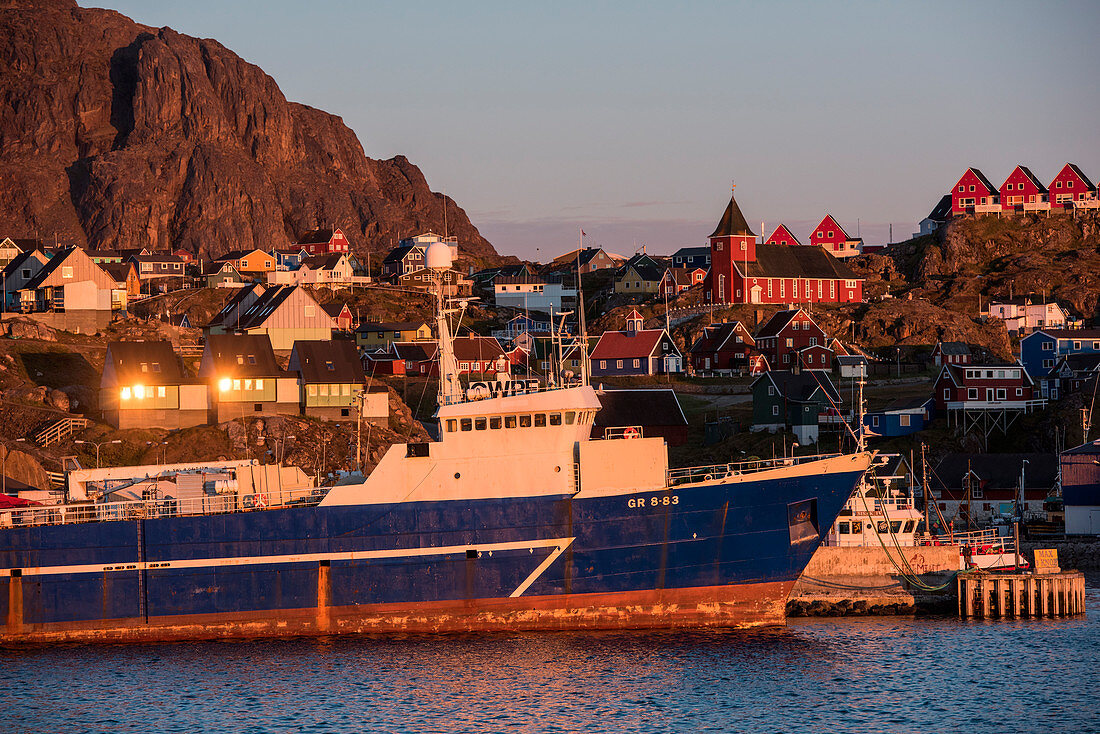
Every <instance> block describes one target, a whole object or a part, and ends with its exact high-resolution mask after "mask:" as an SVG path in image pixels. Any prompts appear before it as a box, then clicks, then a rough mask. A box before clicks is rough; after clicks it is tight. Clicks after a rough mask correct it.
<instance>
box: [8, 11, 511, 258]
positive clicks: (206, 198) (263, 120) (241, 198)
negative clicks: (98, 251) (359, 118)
mask: <svg viewBox="0 0 1100 734" xmlns="http://www.w3.org/2000/svg"><path fill="white" fill-rule="evenodd" d="M0 69H3V70H4V71H3V73H2V74H0V235H8V236H13V237H31V236H35V235H36V234H37V236H39V237H40V238H42V239H43V240H47V241H51V242H52V240H53V238H54V233H55V232H56V233H57V236H58V238H59V239H60V240H62V241H72V242H76V243H78V244H87V245H90V246H92V247H104V248H123V247H139V246H151V247H153V248H156V249H167V248H177V247H182V248H184V249H186V250H189V251H192V252H195V253H199V254H202V255H218V254H221V253H223V252H226V251H228V250H232V249H240V248H251V247H263V248H268V247H272V246H285V245H287V244H289V243H291V242H293V241H294V240H295V239H296V238H297V237H298V236H299V235H301V234H302V233H304V232H305V231H307V230H310V229H312V228H314V227H316V226H318V225H335V226H338V227H341V228H342V229H343V230H344V232H345V233H346V234H347V235H348V237H349V239H350V240H351V241H352V244H353V247H354V248H355V249H356V251H357V252H359V254H360V255H362V254H364V253H366V252H379V251H385V250H388V249H389V248H390V247H391V246H392V244H393V243H394V242H395V241H396V240H397V239H399V238H400V237H403V236H409V235H413V234H418V233H420V232H423V231H427V230H433V231H435V232H439V233H442V232H443V231H444V214H446V220H447V228H448V232H449V234H452V235H456V236H457V237H458V239H459V243H460V249H461V250H462V251H463V253H464V254H467V255H468V256H470V257H471V258H472V259H475V260H478V261H495V260H496V259H497V255H496V252H495V250H494V249H493V247H492V245H490V244H489V242H488V241H486V240H485V239H484V238H483V237H482V236H481V235H480V234H479V233H478V231H477V228H476V227H474V225H473V224H471V223H470V220H469V219H468V218H467V216H466V214H465V212H463V211H462V209H461V208H459V207H458V205H457V204H455V203H454V201H452V200H450V199H448V198H446V197H445V196H443V195H442V194H440V193H437V192H433V191H432V190H431V189H430V188H429V187H428V183H427V181H426V180H425V178H424V175H423V174H422V173H421V172H420V170H419V169H418V168H417V167H416V166H415V165H413V164H412V163H410V162H409V161H408V160H407V159H406V158H405V157H404V156H397V157H394V158H391V159H389V160H375V159H372V158H368V157H367V156H366V155H365V154H364V152H363V147H362V145H361V144H360V142H359V140H358V139H357V138H356V136H355V134H354V133H353V132H352V131H351V129H349V128H348V127H347V126H346V125H345V124H344V123H343V121H342V120H341V119H340V118H339V117H337V116H335V115H331V114H329V113H327V112H322V111H321V110H317V109H314V108H312V107H307V106H306V105H302V104H297V103H294V102H290V101H288V100H287V99H286V97H284V96H283V94H282V92H281V91H280V90H279V87H278V85H277V84H276V83H275V80H273V79H272V78H271V77H270V76H268V75H267V74H265V73H264V72H263V70H262V69H260V68H259V67H257V66H254V65H253V64H249V63H247V62H245V61H244V60H243V59H241V58H240V57H239V56H237V55H236V54H234V53H233V52H232V51H230V50H228V49H226V48H225V47H224V46H222V45H221V44H219V43H218V42H217V41H213V40H209V39H199V38H192V37H190V36H185V35H182V34H179V33H176V32H175V31H173V30H171V29H170V28H159V29H158V28H151V27H148V26H144V25H139V24H137V23H135V22H133V21H132V20H130V19H129V18H126V17H125V16H123V15H120V14H119V13H116V12H113V11H108V10H98V9H89V8H80V7H78V6H77V5H76V4H75V3H74V2H72V0H0ZM445 207H446V212H444V208H445Z"/></svg>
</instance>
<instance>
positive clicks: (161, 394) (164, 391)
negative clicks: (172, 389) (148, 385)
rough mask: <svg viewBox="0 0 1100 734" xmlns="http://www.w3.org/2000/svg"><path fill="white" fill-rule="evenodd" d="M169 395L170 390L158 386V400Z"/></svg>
mask: <svg viewBox="0 0 1100 734" xmlns="http://www.w3.org/2000/svg"><path fill="white" fill-rule="evenodd" d="M167 394H168V390H167V389H166V388H165V387H164V385H158V386H157V397H158V398H163V397H165V396H166V395H167Z"/></svg>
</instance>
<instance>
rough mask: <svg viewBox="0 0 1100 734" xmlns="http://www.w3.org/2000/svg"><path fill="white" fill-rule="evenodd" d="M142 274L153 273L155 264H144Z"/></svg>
mask: <svg viewBox="0 0 1100 734" xmlns="http://www.w3.org/2000/svg"><path fill="white" fill-rule="evenodd" d="M141 272H143V273H151V272H153V263H142V264H141Z"/></svg>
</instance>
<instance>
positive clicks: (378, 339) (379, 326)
mask: <svg viewBox="0 0 1100 734" xmlns="http://www.w3.org/2000/svg"><path fill="white" fill-rule="evenodd" d="M431 338H432V328H431V327H430V326H429V325H428V322H426V321H390V322H374V323H370V322H368V323H365V324H360V325H359V328H358V329H356V330H355V345H356V346H357V347H362V348H364V349H385V350H387V351H388V350H389V348H390V345H391V344H393V343H394V342H418V341H426V340H428V339H431Z"/></svg>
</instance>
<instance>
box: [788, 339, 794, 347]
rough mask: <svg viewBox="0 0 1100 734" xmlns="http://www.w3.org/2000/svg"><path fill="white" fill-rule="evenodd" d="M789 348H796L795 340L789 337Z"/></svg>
mask: <svg viewBox="0 0 1100 734" xmlns="http://www.w3.org/2000/svg"><path fill="white" fill-rule="evenodd" d="M787 346H788V347H793V346H794V339H792V338H790V337H787Z"/></svg>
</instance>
